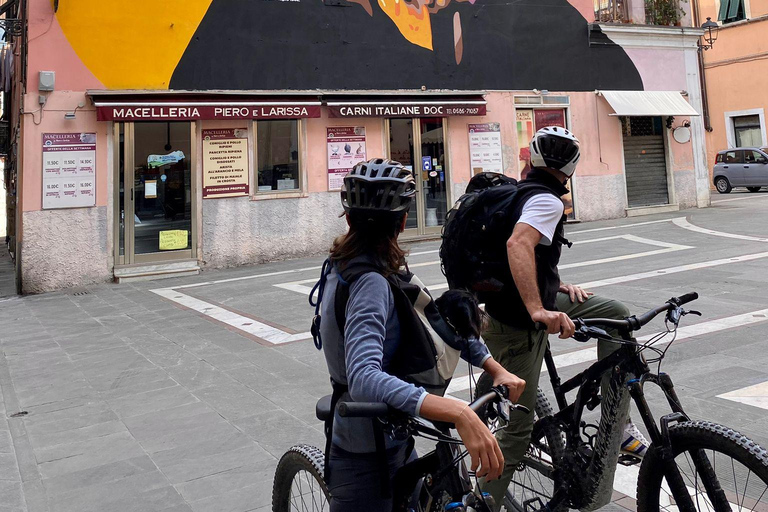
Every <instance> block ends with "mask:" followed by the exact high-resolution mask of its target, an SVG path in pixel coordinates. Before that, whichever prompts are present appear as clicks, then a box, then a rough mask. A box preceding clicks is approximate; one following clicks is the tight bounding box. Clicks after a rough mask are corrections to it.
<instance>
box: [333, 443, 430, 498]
mask: <svg viewBox="0 0 768 512" xmlns="http://www.w3.org/2000/svg"><path fill="white" fill-rule="evenodd" d="M412 446H413V445H412V443H406V444H404V445H403V446H401V447H399V448H393V449H391V450H389V451H388V452H387V466H388V468H389V475H387V476H388V483H387V487H388V489H389V496H390V497H389V498H384V497H382V488H381V484H382V482H381V467H380V462H379V457H378V455H377V454H376V453H350V452H347V451H344V450H342V449H340V448H338V447H336V446H332V447H331V458H330V461H329V466H330V468H329V470H330V472H331V474H330V480H329V481H328V489H329V490H330V491H331V496H332V499H331V512H361V511H364V512H392V497H391V496H392V478H393V477H394V476H395V473H396V472H397V470H398V469H400V468H401V467H403V466H404V465H405V463H406V462H410V461H411V460H413V459H415V458H416V452H415V451H414V450H413V449H412Z"/></svg>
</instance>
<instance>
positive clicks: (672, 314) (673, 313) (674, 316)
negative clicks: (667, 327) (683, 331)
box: [667, 307, 701, 327]
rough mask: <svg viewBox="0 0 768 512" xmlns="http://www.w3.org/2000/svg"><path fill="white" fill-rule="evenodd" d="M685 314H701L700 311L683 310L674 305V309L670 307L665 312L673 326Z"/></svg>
mask: <svg viewBox="0 0 768 512" xmlns="http://www.w3.org/2000/svg"><path fill="white" fill-rule="evenodd" d="M685 315H696V316H701V312H700V311H695V310H693V309H691V310H685V309H683V308H681V307H676V308H675V309H670V310H669V311H668V312H667V321H668V322H670V323H672V324H673V325H674V326H675V327H677V325H678V324H679V323H680V319H681V318H682V317H684V316H685Z"/></svg>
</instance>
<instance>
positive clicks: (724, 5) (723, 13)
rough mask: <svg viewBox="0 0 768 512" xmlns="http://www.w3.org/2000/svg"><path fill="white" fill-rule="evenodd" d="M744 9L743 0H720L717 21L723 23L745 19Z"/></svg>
mask: <svg viewBox="0 0 768 512" xmlns="http://www.w3.org/2000/svg"><path fill="white" fill-rule="evenodd" d="M746 17H747V16H746V9H745V8H744V0H720V11H719V13H718V15H717V19H718V21H722V22H723V23H733V22H734V21H741V20H743V19H746Z"/></svg>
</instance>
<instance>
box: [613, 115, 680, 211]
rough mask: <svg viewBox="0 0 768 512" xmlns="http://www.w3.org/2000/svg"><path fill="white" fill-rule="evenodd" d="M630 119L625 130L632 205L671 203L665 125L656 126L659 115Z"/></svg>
mask: <svg viewBox="0 0 768 512" xmlns="http://www.w3.org/2000/svg"><path fill="white" fill-rule="evenodd" d="M630 119H631V121H629V122H626V123H625V130H624V166H625V171H624V172H625V178H626V180H627V201H628V203H629V207H630V208H633V207H638V206H652V205H659V204H669V195H668V188H667V157H666V149H665V147H664V135H663V129H655V125H657V124H659V122H660V119H659V118H656V119H654V118H630ZM657 132H661V133H657Z"/></svg>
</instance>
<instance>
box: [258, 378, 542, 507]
mask: <svg viewBox="0 0 768 512" xmlns="http://www.w3.org/2000/svg"><path fill="white" fill-rule="evenodd" d="M469 407H470V408H471V409H472V410H473V411H475V412H478V411H480V410H483V411H484V414H485V417H487V418H489V421H491V422H493V424H494V425H501V424H503V423H504V422H505V421H507V420H508V419H509V413H510V411H512V410H521V411H523V412H530V411H528V409H527V408H526V407H524V406H520V405H516V404H512V403H510V402H509V401H508V400H507V389H506V388H505V387H495V388H491V389H490V390H488V391H487V392H486V393H484V394H483V395H482V396H479V397H478V398H477V399H476V400H475V401H473V402H472V403H471V404H470V405H469ZM337 411H338V413H339V415H340V416H342V417H367V418H373V419H374V421H380V422H381V424H382V426H383V428H384V431H385V433H386V434H387V435H389V436H390V437H392V438H394V439H400V440H406V439H408V438H410V437H411V436H419V437H423V438H426V439H430V440H433V441H436V442H437V444H436V446H435V449H434V450H433V451H431V452H429V453H427V454H425V455H423V456H421V457H419V458H417V459H415V460H413V461H411V462H409V463H407V464H406V465H405V466H403V467H402V468H400V470H398V472H397V473H396V474H395V477H394V480H393V486H394V490H393V502H394V504H395V505H394V508H393V512H401V511H402V512H411V511H412V512H444V511H446V510H450V511H453V512H492V511H493V502H492V499H491V497H490V495H488V494H484V493H481V492H479V491H477V490H476V489H477V485H476V484H477V480H476V479H475V478H473V476H474V475H473V474H472V473H471V472H469V471H468V470H467V467H466V465H465V464H464V458H465V457H466V456H467V452H466V450H464V449H463V445H462V442H461V440H460V439H457V438H455V437H453V436H452V435H451V428H452V427H453V425H452V424H449V423H442V422H429V421H426V420H423V419H421V418H414V417H409V416H406V415H404V414H402V413H398V412H396V411H394V410H391V409H390V408H388V407H387V405H386V404H383V403H363V402H340V403H339V404H338V407H337ZM330 414H331V410H330V397H325V398H323V399H321V400H320V401H319V402H318V405H317V407H316V416H317V418H318V419H319V420H321V421H326V419H327V418H328V416H329V415H330ZM330 501H331V495H330V492H329V491H328V486H327V485H326V482H325V479H324V454H323V452H322V451H321V450H320V449H319V448H316V447H314V446H309V445H303V444H302V445H296V446H293V447H292V448H290V449H289V450H288V452H286V453H285V454H284V455H283V457H282V458H281V459H280V462H279V463H278V465H277V469H276V471H275V480H274V485H273V490H272V511H273V512H294V511H299V512H320V511H329V510H330Z"/></svg>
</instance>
